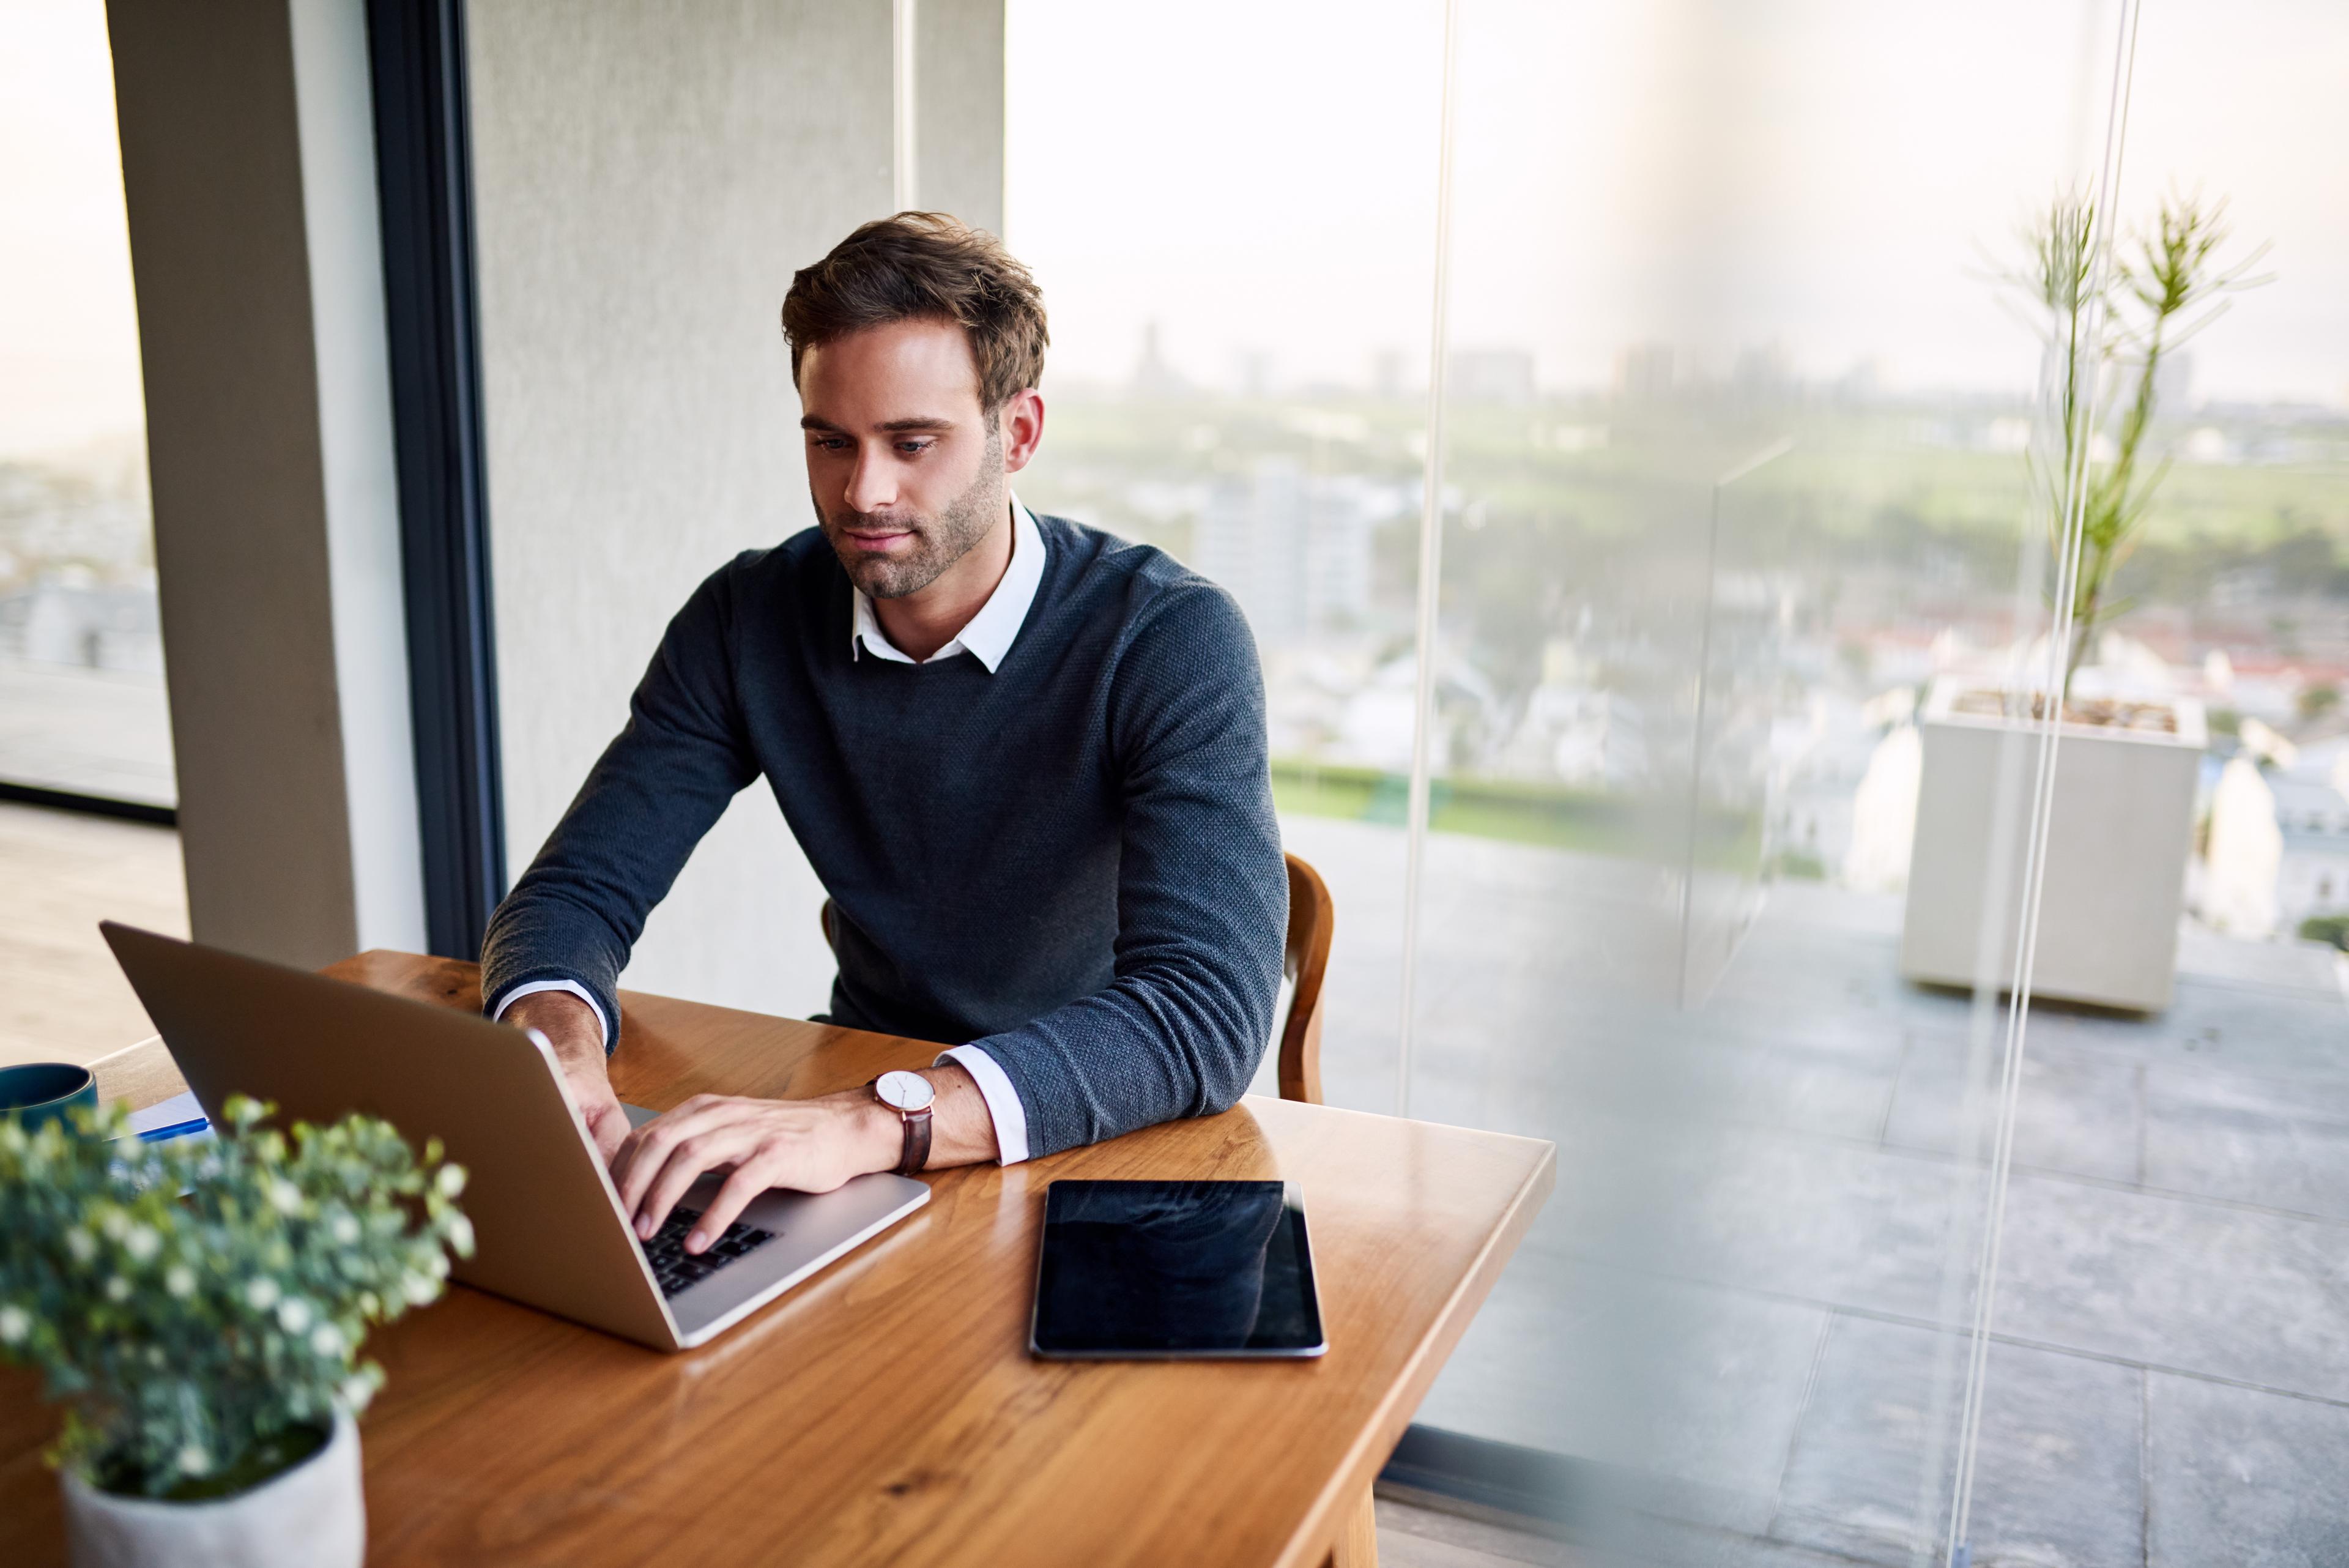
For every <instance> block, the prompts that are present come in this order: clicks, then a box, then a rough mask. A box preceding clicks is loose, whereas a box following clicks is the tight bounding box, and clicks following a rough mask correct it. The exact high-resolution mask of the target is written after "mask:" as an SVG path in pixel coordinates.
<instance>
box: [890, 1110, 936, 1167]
mask: <svg viewBox="0 0 2349 1568" xmlns="http://www.w3.org/2000/svg"><path fill="white" fill-rule="evenodd" d="M897 1114H898V1115H899V1116H903V1117H905V1158H903V1159H901V1160H899V1161H898V1162H897V1174H898V1175H900V1176H919V1175H920V1174H921V1173H922V1168H923V1167H924V1166H926V1165H927V1164H929V1163H930V1107H929V1106H923V1107H922V1108H921V1109H920V1110H918V1111H899V1112H898V1113H897Z"/></svg>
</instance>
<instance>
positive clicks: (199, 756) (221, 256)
mask: <svg viewBox="0 0 2349 1568" xmlns="http://www.w3.org/2000/svg"><path fill="white" fill-rule="evenodd" d="M362 17H363V10H362V5H361V0H295V4H293V5H290V6H289V5H288V4H287V0H208V3H207V4H205V5H201V6H192V5H185V4H182V3H180V0H113V3H112V4H111V5H109V7H108V24H109V33H110V36H111V41H112V46H113V52H114V67H115V96H116V102H117V109H118V113H119V118H120V124H121V144H122V172H123V186H124V193H125V197H126V202H127V206H128V211H129V230H130V250H131V263H132V269H133V273H134V275H135V279H136V284H137V290H138V302H139V332H140V357H141V359H142V361H143V364H144V368H145V376H146V395H147V431H148V438H147V439H148V460H149V465H150V470H151V472H152V476H153V485H154V505H155V551H156V559H157V564H158V566H159V570H160V578H161V607H162V625H163V640H164V646H165V648H166V649H167V652H168V658H169V660H170V663H169V679H170V683H171V732H172V744H173V747H174V749H175V752H176V753H177V757H178V766H179V784H180V824H181V842H182V848H183V852H184V856H185V860H186V866H187V876H188V900H189V913H190V919H191V925H192V928H193V930H194V933H195V935H196V936H197V937H198V938H199V939H200V940H206V941H212V942H217V943H220V944H222V945H223V946H227V947H232V948H235V949H238V950H243V951H246V952H251V953H256V954H260V955H262V956H264V957H270V958H275V959H279V960H282V961H287V962H292V963H299V964H305V965H316V964H322V963H326V962H327V961H331V960H334V959H336V958H339V957H342V956H344V955H345V954H347V953H349V952H350V951H352V950H354V949H357V948H359V947H363V946H378V945H380V946H398V947H409V948H420V947H421V946H422V945H423V929H424V928H423V899H422V888H421V881H420V869H419V854H418V847H417V844H418V840H417V829H416V806H415V787H414V779H413V772H412V764H411V763H409V756H410V754H411V753H410V745H409V721H408V688H407V649H406V644H405V637H404V632H403V629H402V624H401V620H400V617H399V603H400V598H399V575H398V509H397V502H396V491H395V488H394V484H393V478H392V472H393V471H392V463H391V431H390V421H389V414H388V409H389V393H388V376H387V373H386V369H385V354H384V345H383V329H382V316H383V299H382V296H383V288H382V277H381V262H380V254H381V253H380V249H379V247H378V244H377V231H376V223H375V194H374V174H373V171H374V164H373V140H374V139H373V131H372V129H371V110H370V108H369V97H368V90H367V55H366V48H365V35H364V29H363V26H362Z"/></svg>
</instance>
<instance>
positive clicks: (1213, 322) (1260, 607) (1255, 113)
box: [1006, 0, 1449, 1111]
mask: <svg viewBox="0 0 2349 1568" xmlns="http://www.w3.org/2000/svg"><path fill="white" fill-rule="evenodd" d="M1009 19H1010V32H1009V57H1008V58H1009V73H1010V83H1009V92H1008V94H1007V98H1006V101H1007V104H1008V106H1009V136H1008V139H1007V171H1006V187H1007V190H1006V227H1007V230H1008V233H1007V235H1006V238H1007V239H1008V241H1009V244H1010V245H1011V248H1012V249H1013V251H1014V252H1016V253H1017V254H1019V256H1020V257H1021V258H1022V259H1023V260H1025V261H1026V262H1027V263H1028V264H1029V265H1030V266H1031V267H1033V268H1034V269H1035V272H1036V275H1037V277H1038V279H1039V281H1040V283H1041V284H1042V285H1043V288H1044V296H1045V299H1046V301H1047V303H1048V305H1049V306H1050V311H1051V322H1052V351H1051V358H1050V361H1049V363H1048V366H1047V369H1046V371H1045V379H1044V393H1045V398H1046V402H1047V406H1048V408H1049V410H1050V413H1049V423H1048V426H1047V433H1046V439H1045V442H1044V448H1043V452H1042V453H1041V455H1040V458H1039V459H1038V461H1037V462H1036V464H1035V465H1034V466H1033V467H1032V468H1030V470H1029V471H1028V472H1026V473H1023V474H1022V475H1021V476H1020V478H1019V493H1020V496H1021V498H1022V499H1023V500H1025V501H1026V502H1028V503H1029V504H1030V505H1031V506H1034V507H1035V508H1037V509H1038V510H1040V511H1044V512H1057V513H1064V514H1067V515H1069V516H1071V517H1073V518H1076V519H1078V520H1080V521H1082V522H1086V523H1090V524H1094V525H1096V526H1099V527H1103V528H1107V529H1109V530H1110V531H1112V533H1116V534H1119V535H1123V536H1125V537H1128V538H1132V539H1136V540H1139V541H1142V542H1143V543H1146V544H1152V545H1159V546H1160V547H1162V548H1164V549H1166V550H1169V551H1171V552H1172V553H1173V554H1174V555H1175V556H1179V557H1180V558H1182V559H1183V560H1184V561H1185V562H1187V563H1188V564H1189V565H1191V566H1194V567H1195V568H1196V569H1198V570H1199V571H1201V572H1203V573H1205V574H1206V575H1207V576H1211V577H1213V578H1215V579H1216V581H1218V582H1220V583H1222V584H1223V585H1224V586H1226V587H1228V588H1229V589H1230V590H1231V591H1232V592H1233V594H1234V595H1236V596H1237V597H1238V599H1239V602H1240V605H1241V607H1242V608H1243V609H1244V610H1245V611H1246V612H1247V618H1248V621H1249V624H1250V625H1251V626H1252V627H1253V628H1254V629H1255V631H1256V634H1257V646H1258V649H1259V652H1260V654H1261V657H1262V659H1263V661H1264V669H1265V679H1266V686H1267V701H1268V706H1269V718H1270V722H1271V737H1272V769H1273V794H1274V798H1275V801H1276V803H1277V804H1278V806H1279V809H1280V821H1281V833H1282V836H1283V838H1284V840H1285V842H1286V844H1287V846H1288V849H1289V851H1290V852H1291V853H1293V854H1296V855H1299V856H1300V857H1303V858H1304V859H1306V860H1308V861H1309V862H1310V863H1311V864H1312V865H1313V866H1314V867H1315V868H1316V869H1318V870H1319V872H1320V874H1321V875H1322V877H1323V878H1324V879H1325V880H1327V881H1328V883H1329V885H1330V893H1331V897H1332V899H1333V901H1334V904H1335V907H1336V910H1337V924H1336V933H1335V940H1334V944H1333V948H1332V951H1331V956H1330V970H1329V978H1328V981H1327V983H1326V988H1325V992H1324V994H1325V995H1326V997H1327V999H1328V1002H1327V1005H1328V1014H1327V1021H1326V1023H1325V1031H1324V1034H1323V1041H1322V1064H1323V1074H1324V1083H1325V1092H1326V1094H1327V1096H1328V1098H1329V1099H1330V1101H1331V1102H1332V1103H1334V1104H1338V1105H1345V1106H1357V1107H1360V1108H1364V1109H1371V1110H1381V1111H1382V1110H1388V1109H1391V1108H1392V1106H1393V1104H1394V1099H1395V1094H1396V1080H1395V1071H1396V1061H1397V1056H1396V1041H1397V1035H1398V1028H1397V1019H1398V1012H1397V1009H1398V1007H1399V1006H1400V1004H1401V1002H1400V992H1399V989H1398V988H1399V977H1400V974H1401V971H1402V954H1403V913H1402V912H1403V907H1404V900H1403V886H1404V869H1405V867H1404V860H1405V847H1406V844H1405V837H1406V836H1405V832H1404V820H1405V815H1406V807H1407V805H1408V802H1409V798H1410V774H1411V759H1412V750H1413V733H1414V718H1413V715H1414V712H1415V707H1414V698H1413V692H1414V689H1415V682H1416V675H1415V670H1416V665H1415V662H1414V650H1413V648H1414V638H1413V626H1414V609H1413V606H1414V603H1415V598H1416V595H1417V589H1418V572H1417V565H1416V563H1417V553H1418V537H1419V526H1420V514H1421V500H1422V493H1423V484H1424V473H1425V464H1426V453H1427V448H1426V439H1427V424H1426V415H1427V398H1426V379H1425V378H1426V359H1427V344H1428V335H1429V312H1430V308H1431V302H1432V300H1433V280H1432V268H1433V258H1434V254H1435V237H1434V235H1435V223H1434V220H1435V169H1436V131H1437V123H1438V122H1437V99H1438V95H1439V87H1440V84H1439V82H1438V80H1437V78H1436V77H1435V75H1434V74H1433V73H1432V72H1430V71H1429V70H1428V69H1426V61H1427V60H1428V59H1429V58H1430V57H1431V56H1432V54H1433V53H1434V52H1436V51H1439V50H1440V49H1441V47H1442V17H1441V15H1440V13H1439V12H1438V11H1437V10H1435V9H1434V8H1433V6H1430V5H1426V4H1423V3H1421V0H1381V3H1379V4H1375V5H1367V6H1366V5H1360V4H1340V3H1337V0H1328V3H1323V0H1314V3H1311V4H1304V5H1285V6H1279V7H1271V8H1267V7H1264V6H1257V5H1239V4H1232V3H1228V0H1217V3H1215V4H1207V5H1191V6H1185V7H1184V8H1182V9H1181V10H1180V11H1179V12H1167V11H1164V10H1155V9H1151V10H1140V9H1134V8H1131V7H1117V6H1101V5H1086V4H1081V3H1076V0H1016V3H1015V4H1014V5H1012V6H1011V8H1010V12H1009ZM1239 36H1245V37H1247V39H1248V40H1249V46H1248V47H1247V48H1244V49H1239V48H1235V47H1233V39H1234V38H1235V37H1239ZM1143 58H1147V59H1148V60H1149V62H1150V66H1149V68H1148V69H1146V70H1137V69H1135V68H1134V67H1133V62H1134V61H1136V60H1139V59H1143ZM1308 59H1309V60H1312V61H1314V62H1315V68H1313V69H1311V70H1300V69H1299V68H1298V63H1299V61H1302V60H1308ZM1072 124H1082V125H1087V126H1090V127H1092V128H1093V130H1092V133H1091V134H1087V135H1084V136H1071V135H1069V134H1067V128H1068V127H1069V126H1071V125H1072ZM1448 700H1449V698H1448V697H1447V701H1448ZM1272 1068H1273V1063H1272V1061H1271V1059H1270V1058H1269V1056H1268V1060H1267V1062H1266V1064H1265V1068H1264V1071H1263V1073H1262V1074H1261V1075H1260V1076H1259V1078H1258V1087H1259V1088H1260V1089H1262V1090H1264V1091H1265V1092H1271V1088H1272V1083H1273V1077H1272Z"/></svg>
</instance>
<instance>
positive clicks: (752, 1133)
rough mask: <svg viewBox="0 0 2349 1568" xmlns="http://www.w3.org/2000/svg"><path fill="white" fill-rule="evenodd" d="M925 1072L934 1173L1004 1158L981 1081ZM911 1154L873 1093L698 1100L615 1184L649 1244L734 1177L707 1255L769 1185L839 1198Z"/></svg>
mask: <svg viewBox="0 0 2349 1568" xmlns="http://www.w3.org/2000/svg"><path fill="white" fill-rule="evenodd" d="M532 1000H535V998H533V999H532ZM923 1076H924V1077H926V1078H927V1079H929V1080H930V1083H931V1085H932V1086H933V1087H935V1088H936V1091H937V1098H936V1100H935V1101H934V1102H933V1103H932V1106H931V1107H930V1116H931V1124H930V1125H931V1134H930V1161H929V1168H931V1169H938V1168H943V1167H946V1166H949V1165H969V1164H972V1163H973V1162H975V1161H978V1160H982V1159H992V1158H995V1156H996V1143H995V1123H994V1120H993V1118H991V1117H990V1116H988V1111H987V1102H986V1100H985V1099H984V1098H983V1097H982V1096H980V1094H979V1092H978V1084H977V1083H975V1082H973V1081H972V1079H971V1075H969V1074H968V1072H966V1071H964V1070H963V1069H962V1068H961V1067H960V1066H958V1065H955V1064H948V1065H947V1066H944V1067H932V1068H928V1069H926V1071H925V1072H924V1073H923ZM904 1152H905V1122H904V1120H903V1119H902V1118H901V1117H899V1116H898V1115H897V1113H896V1112H895V1111H893V1110H891V1109H890V1108H889V1107H888V1106H885V1105H883V1104H882V1103H881V1102H880V1101H879V1100H876V1099H874V1097H873V1092H872V1090H870V1089H868V1088H859V1089H850V1090H847V1091H845V1092H843V1093H841V1094H837V1095H826V1096H823V1098H822V1099H816V1100H749V1099H739V1098H736V1097H735V1096H730V1095H696V1096H694V1097H693V1098H691V1099H689V1100H688V1101H686V1102H685V1103H684V1104H683V1105H681V1106H678V1107H677V1108H676V1109H675V1110H673V1111H668V1112H666V1113H664V1114H663V1115H662V1116H661V1117H660V1119H659V1120H657V1121H652V1122H647V1123H646V1124H645V1125H644V1126H643V1127H638V1128H636V1131H634V1132H632V1133H630V1134H629V1135H628V1137H627V1141H626V1144H625V1145H624V1146H623V1147H622V1148H621V1150H620V1154H619V1158H616V1160H614V1161H613V1164H612V1179H613V1181H614V1182H615V1183H616V1185H617V1186H618V1187H619V1189H620V1202H621V1204H622V1205H623V1206H624V1207H625V1208H626V1210H628V1212H629V1213H631V1214H633V1215H635V1216H636V1234H637V1235H638V1236H639V1237H641V1238H643V1239H645V1240H647V1241H649V1240H651V1239H652V1236H653V1234H654V1233H655V1232H656V1231H658V1230H659V1229H660V1228H661V1226H662V1224H663V1223H664V1222H665V1221H666V1220H667V1219H668V1212H669V1210H671V1209H673V1208H675V1207H676V1206H677V1202H678V1199H680V1198H683V1197H684V1196H685V1192H686V1189H688V1188H689V1187H691V1186H692V1185H693V1184H694V1182H695V1181H696V1180H698V1179H700V1178H701V1177H702V1176H703V1175H704V1174H705V1173H707V1172H709V1171H713V1170H726V1171H729V1172H730V1174H729V1175H728V1176H727V1178H726V1180H725V1183H724V1184H723V1185H722V1186H720V1187H719V1189H718V1196H717V1197H716V1198H714V1199H711V1200H710V1203H709V1208H707V1209H705V1210H702V1214H701V1218H700V1219H699V1220H696V1221H695V1222H694V1227H693V1231H692V1233H691V1234H689V1235H688V1236H687V1237H686V1239H685V1250H686V1251H688V1252H698V1251H702V1250H703V1249H705V1248H707V1247H708V1246H709V1244H710V1243H711V1242H712V1241H716V1240H718V1238H719V1237H720V1236H722V1235H724V1234H725V1233H726V1228H727V1227H728V1226H729V1225H731V1224H732V1223H734V1221H735V1220H737V1219H739V1218H740V1216H741V1213H742V1210H743V1209H744V1208H745V1207H746V1206H747V1205H748V1204H749V1203H750V1199H753V1198H756V1197H758V1196H759V1194H761V1192H764V1191H766V1190H767V1189H769V1188H773V1187H783V1188H789V1189H792V1190H793V1191H798V1192H830V1191H831V1190H832V1189H833V1188H836V1187H838V1186H840V1185H841V1184H842V1183H843V1182H845V1181H847V1180H850V1179H852V1178H854V1177H859V1176H863V1175H865V1174H866V1173H867V1172H870V1171H875V1170H895V1168H897V1161H898V1160H899V1159H900V1158H902V1157H903V1155H904Z"/></svg>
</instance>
